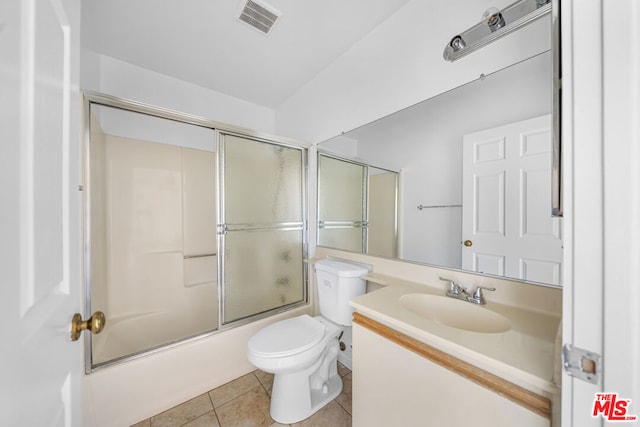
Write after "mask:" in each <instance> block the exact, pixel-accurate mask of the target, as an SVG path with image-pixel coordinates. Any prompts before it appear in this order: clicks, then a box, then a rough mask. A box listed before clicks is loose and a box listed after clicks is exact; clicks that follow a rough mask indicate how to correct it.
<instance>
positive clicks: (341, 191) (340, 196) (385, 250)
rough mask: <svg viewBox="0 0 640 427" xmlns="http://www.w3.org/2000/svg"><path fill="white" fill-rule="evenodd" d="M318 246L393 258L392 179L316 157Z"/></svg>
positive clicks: (370, 169) (337, 160)
mask: <svg viewBox="0 0 640 427" xmlns="http://www.w3.org/2000/svg"><path fill="white" fill-rule="evenodd" d="M318 188H320V189H321V190H320V191H319V192H318V244H319V245H322V246H330V247H332V248H337V249H342V250H348V251H354V252H362V253H372V254H376V255H379V256H386V257H391V258H395V257H397V256H398V221H397V217H398V212H397V197H398V173H397V172H394V171H389V170H385V169H380V168H376V167H373V166H370V165H367V164H366V163H361V162H356V161H352V160H346V159H342V158H339V157H333V156H331V155H328V154H322V153H321V154H320V155H319V157H318Z"/></svg>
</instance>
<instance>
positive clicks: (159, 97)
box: [80, 50, 275, 133]
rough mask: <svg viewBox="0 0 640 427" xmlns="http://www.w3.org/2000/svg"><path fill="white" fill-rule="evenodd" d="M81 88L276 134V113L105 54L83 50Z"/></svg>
mask: <svg viewBox="0 0 640 427" xmlns="http://www.w3.org/2000/svg"><path fill="white" fill-rule="evenodd" d="M81 68H82V70H81V76H82V79H81V82H80V85H81V89H82V90H90V91H95V92H100V93H104V94H107V95H112V96H116V97H120V98H125V99H131V100H134V101H138V102H143V103H146V104H151V105H153V106H157V107H163V108H169V109H172V110H176V111H179V112H182V113H187V114H193V115H196V116H200V117H203V118H206V119H210V120H215V121H218V122H222V123H225V124H230V125H234V126H239V127H245V128H249V129H255V130H258V131H261V132H267V133H274V131H275V112H274V111H273V110H272V109H270V108H267V107H263V106H260V105H256V104H252V103H250V102H247V101H243V100H241V99H238V98H234V97H232V96H229V95H225V94H222V93H219V92H215V91H213V90H210V89H206V88H203V87H201V86H197V85H195V84H192V83H187V82H184V81H182V80H179V79H176V78H174V77H169V76H166V75H163V74H160V73H157V72H155V71H151V70H147V69H144V68H141V67H138V66H135V65H132V64H129V63H126V62H123V61H120V60H117V59H114V58H111V57H108V56H105V55H99V54H96V53H94V52H91V51H87V50H83V51H82V63H81Z"/></svg>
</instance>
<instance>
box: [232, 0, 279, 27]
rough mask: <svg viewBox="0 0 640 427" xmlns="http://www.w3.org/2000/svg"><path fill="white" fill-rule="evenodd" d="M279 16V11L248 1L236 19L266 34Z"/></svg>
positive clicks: (262, 3)
mask: <svg viewBox="0 0 640 427" xmlns="http://www.w3.org/2000/svg"><path fill="white" fill-rule="evenodd" d="M280 15H282V14H281V13H280V12H279V11H277V10H276V9H274V8H273V7H271V6H270V5H268V4H266V3H264V2H258V1H254V0H249V1H247V3H246V4H245V6H244V8H242V11H241V12H240V16H238V19H240V20H241V21H242V22H244V23H246V24H249V25H251V26H252V27H253V28H256V29H257V30H259V31H261V32H262V33H264V34H268V33H269V31H271V28H272V27H273V24H275V23H276V20H277V19H278V18H279V17H280Z"/></svg>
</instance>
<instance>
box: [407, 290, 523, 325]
mask: <svg viewBox="0 0 640 427" xmlns="http://www.w3.org/2000/svg"><path fill="white" fill-rule="evenodd" d="M400 305H401V306H402V307H403V308H405V309H407V310H409V311H410V312H412V313H414V314H417V315H418V316H422V317H425V318H427V319H431V320H433V321H435V322H438V323H440V324H442V325H446V326H450V327H452V328H456V329H463V330H465V331H472V332H483V333H499V332H506V331H508V330H509V329H511V322H510V321H509V319H507V318H506V317H504V316H503V315H501V314H498V313H496V312H494V311H491V310H488V309H486V308H484V307H480V306H478V305H474V304H473V303H469V302H466V301H461V300H457V299H454V298H450V297H443V296H438V295H430V294H406V295H403V296H401V297H400Z"/></svg>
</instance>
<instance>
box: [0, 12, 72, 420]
mask: <svg viewBox="0 0 640 427" xmlns="http://www.w3.org/2000/svg"><path fill="white" fill-rule="evenodd" d="M78 22H79V3H78V2H77V1H65V0H4V1H2V2H1V3H0V74H1V79H0V82H1V85H2V86H1V89H0V99H1V102H0V109H1V114H0V134H1V135H2V136H1V142H0V182H2V187H1V188H2V193H1V194H0V203H1V206H0V226H1V227H2V229H1V232H0V248H1V249H0V251H1V252H0V260H1V261H0V262H1V264H2V265H1V268H0V272H1V274H2V285H1V286H0V289H1V290H0V292H1V297H0V322H1V324H2V326H1V327H0V328H1V329H0V330H1V331H2V336H1V338H0V342H1V343H2V344H1V346H2V347H1V351H0V359H1V363H0V366H1V368H0V369H1V372H0V378H1V379H0V384H1V386H0V387H1V388H0V425H3V426H74V425H79V424H80V413H81V412H80V409H81V408H80V376H81V367H82V360H81V357H82V343H81V341H78V342H70V340H69V328H70V321H71V317H72V315H73V313H74V312H76V311H80V307H81V303H80V295H79V294H80V255H79V226H78V224H79V214H80V209H79V206H80V205H79V201H78V198H79V195H78V174H77V170H78V149H79V145H78V139H79V130H78V116H79V104H78V66H77V60H78V52H79V47H78V43H77V42H78V32H79V25H78Z"/></svg>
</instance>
